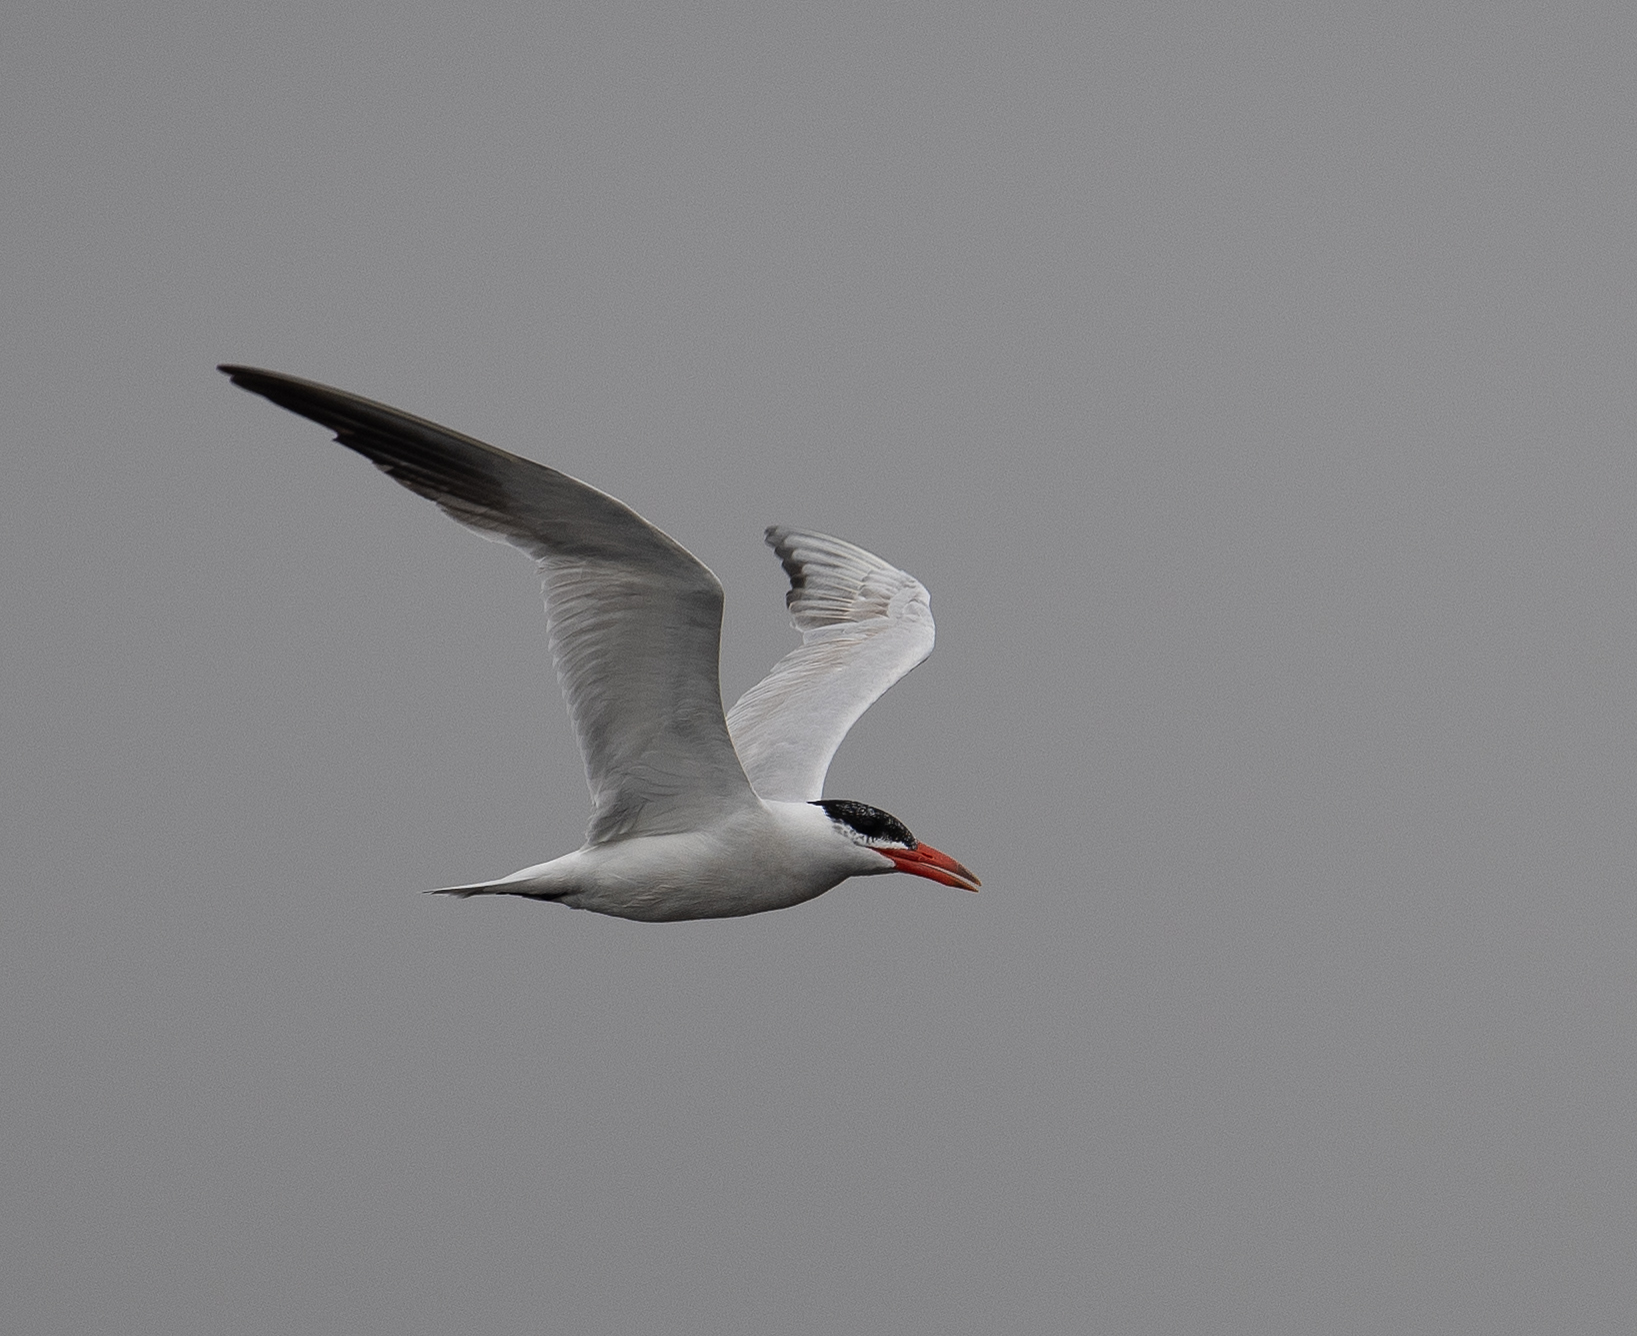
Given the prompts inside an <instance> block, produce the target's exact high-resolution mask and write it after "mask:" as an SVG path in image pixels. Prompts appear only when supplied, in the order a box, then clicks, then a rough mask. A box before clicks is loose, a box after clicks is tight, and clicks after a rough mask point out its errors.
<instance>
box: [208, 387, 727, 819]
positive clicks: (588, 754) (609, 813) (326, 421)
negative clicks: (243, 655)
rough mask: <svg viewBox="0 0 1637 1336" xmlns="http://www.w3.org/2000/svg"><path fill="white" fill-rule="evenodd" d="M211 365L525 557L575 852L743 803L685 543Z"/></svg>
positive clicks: (348, 397) (391, 427)
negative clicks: (559, 702) (587, 797)
mask: <svg viewBox="0 0 1637 1336" xmlns="http://www.w3.org/2000/svg"><path fill="white" fill-rule="evenodd" d="M222 370H223V371H225V372H226V373H227V374H228V375H229V376H230V377H232V379H233V381H234V383H235V384H237V385H241V386H243V387H244V388H245V389H247V390H252V391H254V392H255V393H257V394H260V395H263V396H265V397H266V398H268V399H271V400H272V401H273V402H274V403H276V404H279V405H281V406H282V407H284V408H288V409H290V410H291V411H292V412H295V413H300V414H301V415H302V416H304V417H308V418H311V419H312V420H313V421H315V422H318V423H320V424H322V425H323V426H326V427H328V428H329V429H330V430H331V431H333V432H335V434H336V439H337V440H338V441H340V442H341V444H343V445H345V446H347V447H349V448H350V449H353V450H356V451H357V452H358V453H359V454H361V455H363V456H364V457H365V458H367V459H369V460H370V461H371V462H372V463H374V464H375V466H376V467H377V468H379V469H381V470H382V472H384V473H386V474H387V475H388V476H390V477H391V478H393V479H395V480H396V481H397V482H399V483H402V484H403V485H404V486H405V487H407V488H409V490H410V491H412V492H417V493H419V494H420V495H421V496H424V497H426V498H428V499H429V500H431V501H433V502H436V503H437V505H438V506H439V507H440V508H441V509H442V510H443V511H444V513H445V514H447V515H449V516H451V517H452V518H454V519H456V520H458V521H459V522H460V523H462V524H464V525H466V526H467V527H468V528H471V529H474V530H476V531H477V532H478V533H480V534H482V535H483V536H484V537H485V538H491V539H494V540H496V541H498V542H505V543H509V544H511V545H512V546H513V547H516V548H520V549H522V550H523V551H524V552H527V553H528V554H529V555H530V556H531V557H533V558H534V559H535V561H536V562H537V564H538V567H539V570H540V574H541V578H542V581H543V582H544V585H545V591H546V616H547V622H548V625H549V627H550V633H551V651H552V658H553V660H554V661H555V662H556V665H557V677H558V681H559V682H560V683H561V684H562V688H563V696H564V698H565V700H566V701H567V703H568V713H569V718H570V719H571V721H572V722H573V725H574V731H575V735H576V736H577V737H578V739H579V743H580V753H581V755H582V757H583V758H584V761H585V770H586V781H587V783H588V784H589V785H590V787H591V798H592V803H593V811H592V816H591V823H590V826H589V827H588V829H587V832H586V838H587V840H588V841H589V842H591V843H593V844H600V843H604V842H607V841H609V840H615V839H620V838H623V837H625V836H631V835H664V834H673V833H676V832H680V831H685V830H691V829H694V828H696V827H698V826H701V825H704V824H706V823H707V822H708V821H710V820H711V819H713V818H715V817H717V816H720V815H722V814H723V813H725V812H727V811H730V810H733V809H735V808H740V807H744V806H748V805H750V804H753V803H754V802H755V801H756V798H755V794H754V793H753V792H752V791H751V787H750V784H749V782H748V781H747V779H746V777H745V772H744V770H743V768H742V767H741V766H740V764H739V760H738V757H737V756H736V755H735V754H734V750H733V743H732V742H731V741H730V740H729V737H728V729H727V724H726V721H725V720H724V718H723V715H722V692H721V686H720V684H719V678H718V663H717V651H718V645H719V642H720V639H721V629H722V586H721V584H720V583H718V581H717V579H716V577H715V576H714V575H712V574H711V572H710V571H709V570H707V569H706V568H705V566H704V565H703V564H701V563H700V562H699V561H698V559H697V558H695V557H694V556H693V555H692V554H691V553H690V552H688V551H687V549H686V548H684V547H682V546H681V544H679V543H677V542H676V541H675V540H674V539H672V538H670V537H668V536H667V535H666V534H664V533H661V532H660V531H659V530H658V529H656V528H655V527H654V526H653V525H651V524H649V523H648V522H647V521H646V520H645V519H643V518H642V517H641V516H640V515H638V514H637V513H636V512H635V511H633V510H631V509H630V508H629V507H627V506H625V505H622V504H621V503H620V502H618V501H616V500H615V499H614V498H613V497H611V496H608V495H607V494H605V493H603V492H599V491H598V490H597V489H596V488H595V487H589V486H587V485H586V484H585V483H583V482H579V481H577V480H576V479H574V478H570V477H569V476H568V475H567V474H564V473H559V472H557V470H555V469H550V468H546V467H545V466H544V465H541V464H535V463H533V462H531V461H529V460H526V459H520V458H518V457H517V456H516V455H511V454H507V453H506V452H505V451H504V450H497V449H495V448H494V447H493V446H491V445H485V444H484V443H483V442H482V441H477V440H473V439H472V438H471V437H469V436H462V435H460V434H459V433H458V432H452V431H450V430H448V429H447V428H444V427H440V426H438V425H436V424H435V423H432V422H427V421H425V420H423V419H421V418H417V417H412V416H410V415H409V414H408V413H402V412H399V411H398V410H397V409H395V408H388V407H387V406H386V405H384V404H378V403H374V402H372V401H370V400H368V399H361V398H359V397H358V396H356V395H352V394H347V393H346V392H344V391H342V390H335V389H331V388H329V387H328V386H325V385H318V384H314V383H313V382H311V381H304V380H298V379H296V378H295V377H293V376H284V375H280V374H278V373H275V372H269V371H257V370H255V369H253V368H250V367H237V366H234V367H223V368H222Z"/></svg>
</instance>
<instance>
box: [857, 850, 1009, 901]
mask: <svg viewBox="0 0 1637 1336" xmlns="http://www.w3.org/2000/svg"><path fill="white" fill-rule="evenodd" d="M876 852H877V853H882V854H885V855H886V856H887V857H888V858H890V859H892V861H893V865H894V866H895V867H896V868H897V869H898V870H899V871H900V872H909V873H913V874H914V875H915V876H917V877H928V878H930V879H931V880H933V881H936V882H941V883H942V884H943V885H945V886H959V887H960V888H961V889H962V890H963V891H975V890H977V889H978V887H979V886H981V885H982V884H983V883H982V882H980V881H979V880H978V879H977V878H976V877H974V876H973V875H972V873H971V872H969V871H968V870H967V869H966V868H964V867H962V866H961V865H960V864H959V863H957V862H956V861H955V860H954V859H953V858H951V857H950V856H949V855H948V854H946V853H940V852H939V851H938V850H936V849H934V848H933V847H932V846H931V845H930V844H918V845H916V846H915V848H913V849H877V850H876Z"/></svg>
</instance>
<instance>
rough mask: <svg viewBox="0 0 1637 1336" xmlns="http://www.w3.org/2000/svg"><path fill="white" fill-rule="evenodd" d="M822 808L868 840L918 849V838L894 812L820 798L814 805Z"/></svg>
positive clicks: (830, 816)
mask: <svg viewBox="0 0 1637 1336" xmlns="http://www.w3.org/2000/svg"><path fill="white" fill-rule="evenodd" d="M813 806H814V807H822V808H823V809H824V812H825V815H826V816H828V817H829V818H830V820H832V821H835V822H838V823H840V824H841V825H843V826H850V827H851V828H852V829H853V830H856V831H857V832H858V833H859V834H860V835H862V836H863V837H864V838H865V839H867V840H878V841H880V842H881V843H883V844H901V845H903V846H904V848H906V849H913V848H915V847H916V843H915V836H913V835H911V834H910V833H909V828H908V827H907V826H906V825H904V823H903V822H902V821H900V820H899V819H898V818H897V817H895V816H893V815H892V814H891V813H890V812H883V811H882V810H881V809H880V808H879V807H871V806H870V805H869V804H868V803H855V802H848V801H847V800H846V799H845V798H820V799H819V800H818V801H817V802H815V803H814V804H813Z"/></svg>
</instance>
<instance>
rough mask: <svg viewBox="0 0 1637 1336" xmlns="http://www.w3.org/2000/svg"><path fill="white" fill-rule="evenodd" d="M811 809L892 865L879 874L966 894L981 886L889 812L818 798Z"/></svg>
mask: <svg viewBox="0 0 1637 1336" xmlns="http://www.w3.org/2000/svg"><path fill="white" fill-rule="evenodd" d="M813 806H814V807H819V808H822V809H823V810H824V814H825V815H826V816H827V817H829V818H830V821H831V824H833V825H834V826H835V827H836V829H837V830H838V831H839V832H840V833H841V834H842V835H845V836H846V837H847V838H848V839H850V840H851V841H852V842H853V843H854V844H856V845H859V846H860V847H861V848H865V849H871V850H873V851H874V852H876V853H878V854H880V855H881V856H882V857H883V858H885V859H886V860H887V861H888V862H889V863H891V864H892V867H891V868H890V869H889V868H882V869H881V870H882V871H883V872H887V871H898V872H909V873H913V874H914V875H915V876H917V877H927V878H930V879H931V880H933V881H936V882H941V883H942V884H943V885H945V886H959V887H960V888H961V889H962V890H967V891H975V890H977V889H978V887H979V885H981V883H980V882H979V881H978V879H977V878H976V877H975V876H973V875H972V873H971V872H970V871H968V870H967V869H966V868H964V867H962V866H961V864H959V863H957V862H956V861H955V860H954V859H953V858H951V857H950V856H949V855H948V854H946V853H940V852H939V851H938V850H937V849H934V848H933V847H932V846H931V845H930V844H922V843H921V842H920V841H919V840H917V839H916V838H915V836H913V835H911V834H910V833H909V828H908V827H907V826H905V825H904V823H903V822H902V821H900V820H899V819H898V818H897V817H895V816H893V815H892V814H891V813H890V812H883V811H882V810H881V809H880V808H879V807H871V806H870V805H869V804H868V803H855V802H849V801H847V800H846V799H845V798H820V799H819V800H818V801H817V802H816V803H814V804H813Z"/></svg>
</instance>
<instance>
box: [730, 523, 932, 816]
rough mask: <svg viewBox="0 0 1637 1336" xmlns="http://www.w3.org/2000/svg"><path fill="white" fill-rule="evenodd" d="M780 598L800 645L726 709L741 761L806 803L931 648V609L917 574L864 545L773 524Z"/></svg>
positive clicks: (770, 536) (764, 790)
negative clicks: (862, 725) (786, 587)
mask: <svg viewBox="0 0 1637 1336" xmlns="http://www.w3.org/2000/svg"><path fill="white" fill-rule="evenodd" d="M767 542H768V546H770V547H771V548H772V549H773V551H774V552H776V553H777V554H778V557H779V560H780V561H781V562H782V563H783V564H784V569H785V573H786V574H788V575H789V576H790V592H789V593H788V594H786V595H785V599H784V601H785V602H786V603H787V604H788V605H789V607H790V614H791V619H792V620H793V621H794V622H795V625H796V628H797V629H798V630H799V631H800V632H801V644H800V645H799V646H798V647H797V648H796V649H793V650H791V651H790V653H788V654H786V655H785V656H784V658H782V659H780V660H779V661H778V663H776V664H774V665H773V671H772V672H770V673H769V674H768V675H767V676H766V677H764V678H763V679H762V680H761V681H760V682H759V683H757V684H756V685H755V686H753V687H752V688H751V689H750V690H749V691H747V692H746V693H745V694H744V696H742V697H741V698H740V700H739V703H738V704H737V705H735V706H734V707H733V709H732V710H730V711H729V712H728V729H729V731H730V732H731V733H732V734H733V745H734V746H735V747H736V748H737V749H738V752H739V760H740V761H741V762H742V763H743V764H744V768H745V773H746V774H747V775H749V776H750V782H751V784H753V785H754V786H755V789H756V792H757V793H759V794H760V795H761V796H762V797H763V798H770V799H783V800H785V801H787V802H812V801H813V800H814V799H815V798H819V797H822V796H823V794H824V775H825V772H826V771H827V770H829V768H830V758H831V757H833V756H834V755H835V754H836V748H837V747H839V746H840V745H841V740H842V739H843V738H844V737H846V736H847V730H848V729H849V728H851V727H852V726H853V725H854V724H855V723H856V722H857V721H858V717H859V716H860V715H861V714H863V713H864V711H865V710H867V709H869V708H870V706H871V705H873V704H875V702H876V701H878V700H879V699H880V698H881V695H882V693H883V692H884V691H886V689H887V688H888V687H890V686H891V685H892V684H893V683H894V682H896V681H897V680H898V679H899V678H900V677H902V676H903V675H904V674H905V673H907V672H909V670H910V669H911V668H913V667H915V665H916V664H918V663H920V662H921V660H922V659H924V658H926V656H927V655H928V654H930V653H932V641H933V627H932V606H931V602H930V600H929V598H928V596H927V591H926V589H925V587H924V586H923V585H922V584H921V582H920V581H919V580H916V579H915V578H914V577H913V576H909V575H906V574H904V572H903V571H901V570H898V569H897V568H896V567H893V566H889V565H887V563H886V562H884V561H882V560H881V558H880V557H877V556H874V555H872V554H871V553H869V552H866V551H865V550H864V549H863V548H861V547H854V546H853V545H852V544H851V543H844V542H842V541H841V540H840V539H839V538H830V537H827V536H826V535H824V534H821V533H808V532H806V531H805V530H802V529H785V528H780V527H777V526H775V527H774V528H771V529H769V530H768V531H767Z"/></svg>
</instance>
